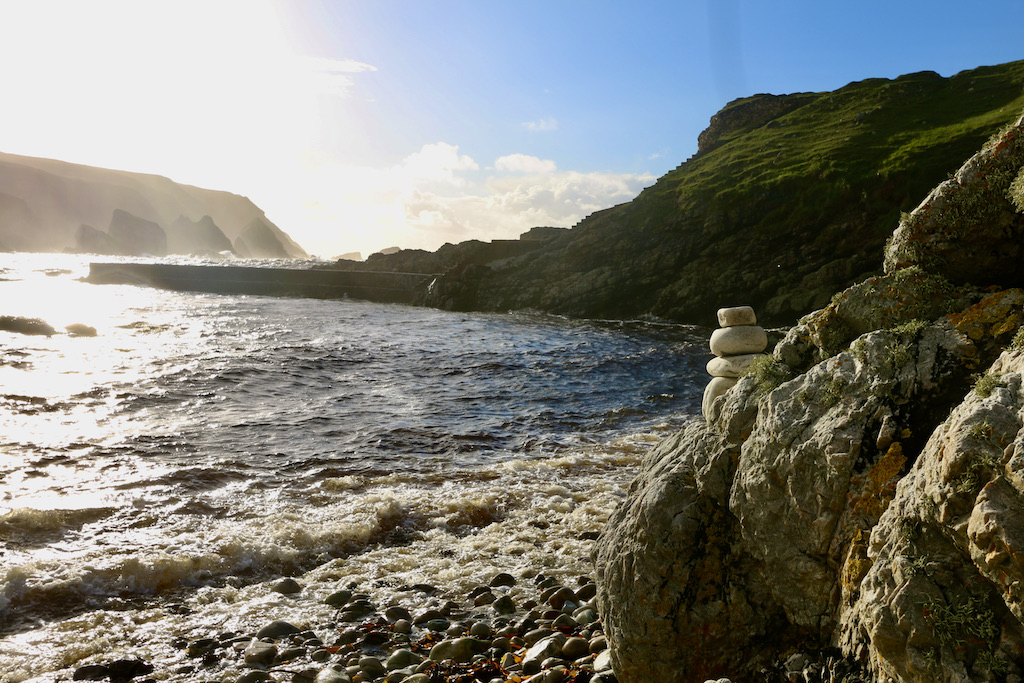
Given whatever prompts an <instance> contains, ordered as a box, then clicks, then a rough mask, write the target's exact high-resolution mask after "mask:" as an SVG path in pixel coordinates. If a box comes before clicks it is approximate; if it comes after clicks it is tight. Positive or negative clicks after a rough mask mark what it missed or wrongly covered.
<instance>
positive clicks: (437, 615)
mask: <svg viewBox="0 0 1024 683" xmlns="http://www.w3.org/2000/svg"><path fill="white" fill-rule="evenodd" d="M443 618H444V614H442V613H441V611H440V610H436V609H428V610H425V611H423V612H420V613H419V614H417V615H416V618H415V619H413V620H412V623H414V624H416V625H417V626H420V625H422V624H425V623H427V622H428V621H431V620H433V619H443ZM445 628H448V627H447V626H446V627H445Z"/></svg>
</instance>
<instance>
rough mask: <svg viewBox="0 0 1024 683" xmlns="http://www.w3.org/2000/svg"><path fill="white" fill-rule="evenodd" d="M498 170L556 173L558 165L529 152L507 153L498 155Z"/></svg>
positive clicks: (496, 162)
mask: <svg viewBox="0 0 1024 683" xmlns="http://www.w3.org/2000/svg"><path fill="white" fill-rule="evenodd" d="M494 168H495V169H496V170H498V171H508V172H510V173H538V174H542V173H554V172H555V171H556V170H557V169H558V166H557V165H556V164H555V162H553V161H550V160H548V159H540V158H538V157H534V156H530V155H528V154H507V155H505V156H503V157H498V158H497V159H496V160H495V162H494Z"/></svg>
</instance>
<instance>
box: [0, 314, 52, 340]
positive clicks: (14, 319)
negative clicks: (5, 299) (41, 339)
mask: <svg viewBox="0 0 1024 683" xmlns="http://www.w3.org/2000/svg"><path fill="white" fill-rule="evenodd" d="M0 330H2V331H4V332H17V333H18V334H39V335H46V336H47V337H50V336H52V335H54V334H56V333H57V330H55V329H53V327H52V326H51V325H50V324H49V323H47V322H46V321H45V320H42V319H40V318H23V317H20V316H10V315H0Z"/></svg>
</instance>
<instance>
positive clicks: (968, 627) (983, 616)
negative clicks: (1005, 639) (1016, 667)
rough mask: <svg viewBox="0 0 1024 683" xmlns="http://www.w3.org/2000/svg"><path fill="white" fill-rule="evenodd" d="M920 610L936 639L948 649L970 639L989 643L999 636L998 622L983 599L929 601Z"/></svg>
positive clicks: (954, 647)
mask: <svg viewBox="0 0 1024 683" xmlns="http://www.w3.org/2000/svg"><path fill="white" fill-rule="evenodd" d="M923 607H924V616H925V620H926V621H927V622H928V625H929V626H931V628H932V632H933V633H934V634H935V638H936V639H937V640H938V641H939V642H940V643H941V644H942V645H944V646H947V647H949V648H951V649H956V647H957V646H962V645H964V644H966V643H967V642H968V641H969V640H974V641H980V642H982V643H991V642H992V641H994V640H995V639H996V638H998V636H999V622H998V620H997V619H996V615H995V612H993V611H992V608H991V607H989V605H988V603H987V601H986V600H985V599H984V598H979V597H970V598H968V599H967V600H964V601H963V602H958V603H955V604H947V603H945V602H939V601H938V600H932V601H929V602H926V603H924V605H923Z"/></svg>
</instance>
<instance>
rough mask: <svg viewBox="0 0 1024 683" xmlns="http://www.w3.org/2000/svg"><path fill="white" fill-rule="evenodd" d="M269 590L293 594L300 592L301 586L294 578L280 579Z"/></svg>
mask: <svg viewBox="0 0 1024 683" xmlns="http://www.w3.org/2000/svg"><path fill="white" fill-rule="evenodd" d="M270 590H272V591H274V592H275V593H280V594H281V595H295V594H296V593H301V592H302V586H301V585H300V584H299V582H298V581H296V580H295V579H281V580H280V581H278V582H277V583H275V584H274V585H273V587H272V588H271V589H270Z"/></svg>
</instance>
